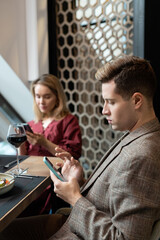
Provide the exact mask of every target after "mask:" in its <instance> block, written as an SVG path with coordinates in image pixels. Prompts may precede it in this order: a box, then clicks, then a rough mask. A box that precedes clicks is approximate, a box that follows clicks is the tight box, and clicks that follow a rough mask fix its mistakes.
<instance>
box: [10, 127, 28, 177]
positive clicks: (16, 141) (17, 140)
mask: <svg viewBox="0 0 160 240" xmlns="http://www.w3.org/2000/svg"><path fill="white" fill-rule="evenodd" d="M26 140H27V137H26V132H25V129H24V126H23V124H21V123H13V124H10V125H9V128H8V133H7V141H8V142H9V143H10V144H12V145H13V146H14V147H15V149H16V157H17V168H15V169H13V170H12V173H13V174H16V175H20V174H21V173H22V172H24V170H23V169H20V167H19V158H18V148H19V146H20V145H21V144H22V143H23V142H25V141H26Z"/></svg>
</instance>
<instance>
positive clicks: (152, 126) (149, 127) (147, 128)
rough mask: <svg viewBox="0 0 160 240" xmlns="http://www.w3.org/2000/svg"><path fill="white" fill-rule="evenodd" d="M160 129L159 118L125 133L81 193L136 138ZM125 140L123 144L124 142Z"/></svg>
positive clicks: (103, 158)
mask: <svg viewBox="0 0 160 240" xmlns="http://www.w3.org/2000/svg"><path fill="white" fill-rule="evenodd" d="M159 129H160V125H159V121H158V119H157V118H155V119H153V120H151V121H150V122H147V123H146V124H144V125H142V126H141V127H140V128H138V129H137V130H135V131H133V132H131V133H130V134H129V132H127V133H125V134H124V135H123V136H122V137H121V138H120V139H119V140H118V141H117V142H116V143H115V144H114V145H113V146H112V147H111V148H110V149H109V150H108V151H107V153H106V154H105V155H104V156H103V157H102V159H101V161H100V162H99V164H98V165H97V166H96V168H95V169H94V171H93V173H92V174H91V175H90V177H89V178H88V180H87V181H86V183H85V184H84V185H83V186H82V188H81V192H84V191H85V190H86V189H87V188H88V187H90V186H91V184H93V182H94V181H95V180H96V179H97V178H98V177H99V175H100V174H101V173H102V172H103V171H104V169H105V168H106V167H107V166H108V165H109V164H110V163H111V162H112V161H113V160H114V159H115V157H116V156H117V155H118V154H120V152H121V149H122V147H123V146H126V145H127V144H129V143H131V142H132V141H134V140H135V139H136V138H139V137H141V136H142V135H145V134H148V133H149V132H153V131H157V130H159ZM127 135H128V136H127ZM122 140H123V142H122Z"/></svg>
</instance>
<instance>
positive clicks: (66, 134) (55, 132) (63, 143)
mask: <svg viewBox="0 0 160 240" xmlns="http://www.w3.org/2000/svg"><path fill="white" fill-rule="evenodd" d="M28 124H29V125H30V127H31V128H32V130H33V132H34V133H40V134H43V135H44V136H45V137H46V138H47V139H48V140H50V141H51V142H53V143H54V144H56V145H58V146H59V147H61V148H62V149H64V150H66V151H67V152H69V153H70V154H71V155H72V156H73V157H74V158H75V159H78V158H79V157H80V156H81V148H82V140H81V130H80V127H79V124H78V119H77V118H76V117H75V116H73V115H72V114H68V115H67V116H66V117H64V118H63V119H62V120H59V121H55V120H53V121H52V122H51V123H50V124H49V125H48V126H47V128H45V129H44V128H43V125H42V121H40V122H38V123H35V122H34V121H33V120H32V121H30V122H28ZM26 146H27V151H28V155H32V156H53V155H52V154H51V153H50V152H48V151H47V149H45V148H44V147H43V146H40V145H38V144H36V145H34V146H33V145H32V144H29V142H26Z"/></svg>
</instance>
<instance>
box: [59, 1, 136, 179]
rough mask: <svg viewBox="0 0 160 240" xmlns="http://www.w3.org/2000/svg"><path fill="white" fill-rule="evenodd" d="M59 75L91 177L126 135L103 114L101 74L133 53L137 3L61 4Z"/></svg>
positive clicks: (83, 157) (85, 2) (88, 173)
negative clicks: (104, 67)
mask: <svg viewBox="0 0 160 240" xmlns="http://www.w3.org/2000/svg"><path fill="white" fill-rule="evenodd" d="M56 4H57V39H58V70H59V77H60V80H61V82H62V84H63V87H64V89H65V93H66V95H67V98H68V106H69V108H70V110H71V112H72V113H73V114H75V115H76V116H77V117H78V119H79V124H80V126H81V130H82V136H83V138H82V139H83V151H82V157H81V158H80V161H81V163H82V165H83V167H84V169H85V174H86V177H88V176H89V175H90V173H91V172H92V170H93V169H94V167H95V166H96V165H97V163H98V161H99V160H100V159H101V157H102V156H103V155H104V153H105V152H106V151H107V150H108V149H109V148H110V146H111V145H112V144H113V143H114V142H115V141H116V140H117V139H118V138H119V137H120V135H121V133H119V132H113V131H112V129H111V128H110V127H109V125H108V124H107V121H106V120H105V118H104V117H103V116H102V114H101V112H102V107H103V101H102V97H101V86H100V83H99V82H97V81H96V80H95V73H96V71H97V69H98V68H99V67H101V66H102V65H103V64H104V63H106V62H107V61H110V60H112V59H114V58H116V57H119V56H121V55H123V54H127V55H132V54H133V0H109V1H108V0H74V1H73V0H57V3H56Z"/></svg>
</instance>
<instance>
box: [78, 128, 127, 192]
mask: <svg viewBox="0 0 160 240" xmlns="http://www.w3.org/2000/svg"><path fill="white" fill-rule="evenodd" d="M127 135H128V132H127V133H126V134H124V135H123V136H122V137H121V138H120V139H119V140H118V141H117V142H116V143H115V144H114V145H113V146H112V147H111V148H110V149H109V150H108V151H107V152H106V154H105V155H104V156H103V157H102V159H101V160H100V162H99V164H98V165H97V166H96V167H95V169H94V171H93V172H92V174H91V175H90V177H89V178H88V180H87V181H86V183H85V184H84V185H83V186H82V188H81V192H83V191H85V190H86V188H88V187H89V186H90V185H91V184H92V183H93V182H94V181H95V180H96V179H97V178H98V176H99V175H100V174H101V173H102V171H103V170H104V169H105V168H106V167H107V166H108V165H109V164H110V163H111V162H112V161H113V160H114V158H115V157H116V156H117V155H118V154H119V153H120V151H121V148H122V144H121V141H122V140H123V139H124V137H125V136H127ZM115 148H116V150H115V151H114V149H115ZM110 153H112V154H110Z"/></svg>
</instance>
